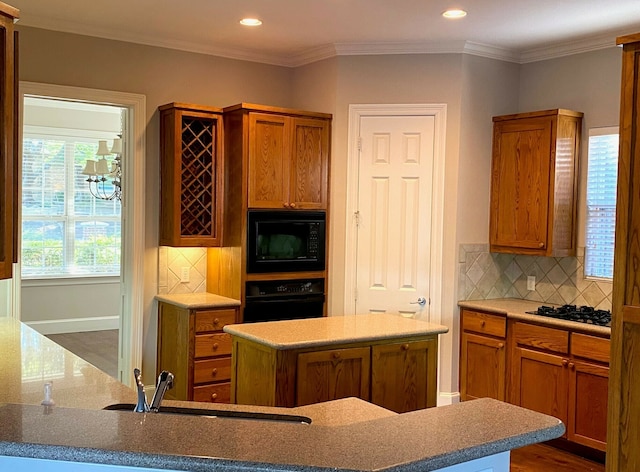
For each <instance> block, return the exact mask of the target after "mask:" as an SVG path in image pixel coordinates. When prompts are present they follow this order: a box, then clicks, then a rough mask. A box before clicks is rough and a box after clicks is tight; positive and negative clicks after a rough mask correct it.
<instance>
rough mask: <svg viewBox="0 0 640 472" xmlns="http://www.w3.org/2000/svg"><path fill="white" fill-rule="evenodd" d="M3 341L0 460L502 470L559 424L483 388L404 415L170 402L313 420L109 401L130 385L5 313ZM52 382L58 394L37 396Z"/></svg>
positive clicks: (126, 397) (130, 396)
mask: <svg viewBox="0 0 640 472" xmlns="http://www.w3.org/2000/svg"><path fill="white" fill-rule="evenodd" d="M0 349H1V352H2V354H3V356H2V359H0V367H1V371H2V372H3V374H5V377H4V379H5V382H4V385H3V388H2V389H0V424H1V425H2V428H0V470H17V471H20V470H39V471H62V470H64V471H76V470H78V471H79V470H82V471H92V470H104V469H105V468H107V469H108V468H109V466H104V465H101V464H109V465H110V467H113V468H116V467H118V468H117V469H116V470H121V471H122V470H131V471H140V470H144V468H146V469H153V470H194V471H213V470H216V471H219V470H228V471H239V470H243V471H246V470H252V469H261V470H263V471H270V470H273V471H280V470H282V471H284V470H286V471H300V470H313V471H323V470H327V471H328V470H334V471H335V470H352V471H356V470H361V471H373V470H380V471H385V470H388V471H398V472H400V471H406V472H411V471H417V470H423V471H431V470H434V471H435V470H446V471H447V472H449V471H451V472H453V471H454V470H455V471H479V470H493V471H494V472H498V471H500V472H506V471H508V467H509V452H508V451H509V450H511V449H514V448H518V447H521V446H525V445H529V444H533V443H536V442H541V441H546V440H549V439H553V438H555V437H558V436H560V435H561V434H562V432H563V431H564V426H563V424H562V423H561V422H559V421H558V420H557V419H555V418H552V417H549V416H546V415H541V414H538V413H534V412H531V411H528V410H525V409H522V408H519V407H516V406H513V405H508V404H505V403H502V402H499V401H496V400H490V399H481V400H476V401H474V402H466V403H464V404H457V405H451V406H447V407H441V408H431V409H427V410H420V411H415V412H411V413H406V414H395V413H393V412H391V411H388V410H385V409H383V408H380V407H378V406H375V405H371V404H370V403H367V402H364V401H362V400H358V399H355V398H346V399H342V400H336V401H332V402H326V403H319V404H314V405H308V406H303V407H298V408H292V409H284V408H269V407H257V406H246V405H213V404H205V403H193V402H166V405H167V406H185V405H189V406H192V407H193V406H196V407H197V408H200V409H210V410H212V412H215V411H229V410H231V411H242V412H245V413H247V412H249V413H250V412H255V413H274V414H285V415H293V414H295V415H301V416H305V417H308V418H309V419H310V420H311V423H310V424H302V423H292V422H285V421H263V420H255V419H237V418H225V417H224V415H221V416H219V417H202V416H183V415H169V414H150V413H148V414H140V413H133V412H130V411H105V410H102V408H104V407H106V406H109V405H112V404H114V403H123V402H125V403H126V402H135V398H136V395H135V392H134V391H133V390H131V389H129V388H128V387H126V386H124V385H122V384H120V383H119V382H117V381H116V380H115V379H112V378H111V377H109V376H108V375H106V374H104V373H102V372H100V371H99V370H98V369H96V368H95V367H93V366H91V365H90V364H88V363H86V362H84V361H82V360H81V359H79V358H78V357H76V356H74V355H73V354H71V353H69V352H68V351H65V350H64V349H63V348H62V347H60V346H57V345H56V344H54V343H53V342H51V341H50V340H48V339H46V338H44V337H43V336H41V335H39V334H38V333H36V332H35V331H33V330H32V329H31V328H29V327H27V326H25V325H23V324H21V323H19V322H17V321H15V320H12V319H0ZM51 381H52V382H53V395H52V397H53V399H54V401H55V405H53V406H46V405H41V404H40V402H41V401H42V399H43V389H44V384H45V383H46V382H51ZM505 464H506V465H505ZM490 467H491V468H490ZM141 468H142V469H141Z"/></svg>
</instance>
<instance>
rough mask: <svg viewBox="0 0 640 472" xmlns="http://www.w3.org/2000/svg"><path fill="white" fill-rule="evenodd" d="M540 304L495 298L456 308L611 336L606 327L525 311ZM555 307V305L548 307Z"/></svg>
mask: <svg viewBox="0 0 640 472" xmlns="http://www.w3.org/2000/svg"><path fill="white" fill-rule="evenodd" d="M540 305H541V302H534V301H531V300H521V299H518V298H496V299H492V300H461V301H459V302H458V306H460V307H461V308H469V309H471V310H482V311H488V312H492V313H497V314H501V315H505V316H506V317H507V318H513V319H518V320H522V321H531V322H534V323H543V324H546V325H549V326H555V327H557V328H564V329H570V330H572V331H580V332H583V333H591V334H598V335H601V336H611V328H610V327H608V326H597V325H592V324H588V323H580V322H578V321H569V320H561V319H558V318H550V317H548V316H541V315H532V314H529V313H526V312H527V311H536V310H537V309H538V307H539V306H540ZM550 306H556V305H550Z"/></svg>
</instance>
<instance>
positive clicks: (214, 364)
mask: <svg viewBox="0 0 640 472" xmlns="http://www.w3.org/2000/svg"><path fill="white" fill-rule="evenodd" d="M230 378H231V358H230V357H222V358H217V359H207V360H205V361H195V362H194V364H193V382H194V383H197V384H201V383H207V382H217V381H219V380H229V379H230Z"/></svg>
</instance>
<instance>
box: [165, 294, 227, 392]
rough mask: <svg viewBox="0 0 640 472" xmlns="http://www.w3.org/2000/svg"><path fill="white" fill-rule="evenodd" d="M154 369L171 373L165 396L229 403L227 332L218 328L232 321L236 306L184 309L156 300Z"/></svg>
mask: <svg viewBox="0 0 640 472" xmlns="http://www.w3.org/2000/svg"><path fill="white" fill-rule="evenodd" d="M158 309H159V313H158V358H157V371H158V373H159V372H160V371H161V370H168V371H170V372H172V373H173V374H174V376H175V380H174V386H173V388H172V389H170V390H168V391H167V393H166V394H165V398H167V399H169V400H189V401H199V402H216V403H229V401H230V399H231V336H229V335H228V334H226V333H223V332H222V328H223V327H224V326H225V325H227V324H233V323H235V322H236V319H237V316H238V309H237V308H207V309H204V308H203V309H188V308H183V307H180V306H177V305H173V304H171V303H166V302H159V304H158Z"/></svg>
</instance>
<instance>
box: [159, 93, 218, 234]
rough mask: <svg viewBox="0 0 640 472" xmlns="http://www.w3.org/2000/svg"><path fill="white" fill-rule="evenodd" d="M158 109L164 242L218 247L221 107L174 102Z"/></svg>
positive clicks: (161, 229)
mask: <svg viewBox="0 0 640 472" xmlns="http://www.w3.org/2000/svg"><path fill="white" fill-rule="evenodd" d="M159 110H160V159H161V162H160V179H161V181H160V245H165V246H205V247H206V246H220V245H221V244H222V226H223V225H222V206H223V202H222V199H223V183H224V168H223V166H224V159H223V158H222V140H223V135H222V128H223V126H222V110H221V109H219V108H213V107H204V106H200V105H190V104H184V103H170V104H167V105H163V106H161V107H160V108H159Z"/></svg>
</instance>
